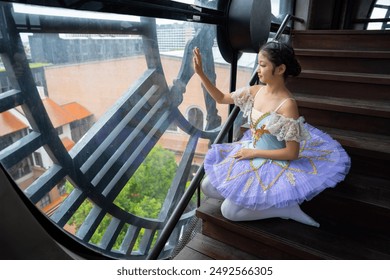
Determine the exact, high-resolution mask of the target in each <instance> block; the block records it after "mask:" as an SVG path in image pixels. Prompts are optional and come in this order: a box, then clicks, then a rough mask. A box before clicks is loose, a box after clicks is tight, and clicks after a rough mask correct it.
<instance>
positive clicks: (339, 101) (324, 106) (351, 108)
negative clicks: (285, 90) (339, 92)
mask: <svg viewBox="0 0 390 280" xmlns="http://www.w3.org/2000/svg"><path fill="white" fill-rule="evenodd" d="M294 98H295V99H296V100H297V102H298V106H300V107H305V108H312V109H320V110H329V111H336V112H344V113H352V114H359V115H367V116H375V117H383V118H388V119H390V102H385V101H382V100H367V99H350V98H340V97H334V96H319V95H311V94H304V93H299V92H294Z"/></svg>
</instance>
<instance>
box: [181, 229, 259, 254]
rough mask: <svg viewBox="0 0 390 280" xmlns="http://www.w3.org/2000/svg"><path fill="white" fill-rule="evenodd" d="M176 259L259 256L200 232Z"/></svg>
mask: <svg viewBox="0 0 390 280" xmlns="http://www.w3.org/2000/svg"><path fill="white" fill-rule="evenodd" d="M174 259H175V260H258V259H259V258H258V257H256V256H254V255H251V254H248V253H245V252H242V251H240V250H237V248H234V247H232V246H229V245H226V244H225V243H222V242H220V241H218V240H215V239H213V238H211V237H208V236H206V235H203V234H202V233H198V234H196V235H195V237H194V238H193V239H192V240H191V241H190V242H189V243H188V244H187V245H186V247H185V248H184V249H183V250H182V251H181V252H180V253H179V254H178V255H177V256H176V257H175V258H174Z"/></svg>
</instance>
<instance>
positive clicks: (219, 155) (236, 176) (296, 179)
mask: <svg viewBox="0 0 390 280" xmlns="http://www.w3.org/2000/svg"><path fill="white" fill-rule="evenodd" d="M258 60H259V61H258V64H259V67H258V70H257V73H258V76H259V79H260V81H261V82H262V84H264V85H254V86H251V87H249V86H248V87H244V88H241V89H238V90H236V91H235V92H232V93H223V92H221V91H220V90H219V89H218V88H216V87H215V86H214V85H213V84H212V83H211V82H210V81H209V79H208V78H207V77H206V76H205V74H204V72H203V69H202V60H201V54H200V52H199V49H198V48H195V49H194V57H193V62H194V70H195V73H197V74H198V76H199V77H200V79H201V81H202V83H203V85H204V86H205V88H206V89H207V91H208V92H209V94H210V95H211V96H212V97H213V99H214V100H215V101H216V102H217V103H221V104H236V105H237V106H239V107H240V109H241V110H242V111H243V115H244V117H248V120H249V123H250V128H251V129H250V130H249V131H248V132H247V133H246V134H245V135H244V137H243V138H242V139H241V140H240V141H238V142H235V143H224V144H215V145H212V147H211V149H210V150H209V151H208V152H207V154H206V157H205V161H204V166H205V172H206V177H205V179H204V180H203V182H202V191H203V192H204V193H205V194H206V195H207V196H209V197H213V198H217V199H223V200H224V201H223V203H222V206H221V211H222V215H223V216H224V217H225V218H227V219H229V220H233V221H249V220H259V219H266V218H273V217H280V218H285V219H293V220H295V221H298V222H301V223H304V224H308V225H311V226H316V227H318V226H319V224H318V223H317V222H316V221H315V220H313V219H312V218H311V217H309V216H308V215H306V214H305V213H304V212H303V211H302V210H301V209H300V207H299V204H301V203H302V202H303V201H305V200H310V199H311V198H313V197H314V196H315V195H317V194H319V193H320V192H321V191H323V190H324V189H326V188H329V187H334V186H336V184H337V183H338V182H340V181H342V180H343V179H344V178H345V176H346V174H347V173H348V171H349V167H350V158H349V157H348V155H347V154H346V152H345V151H344V149H343V148H342V147H341V145H340V144H339V143H338V142H337V141H335V140H334V139H332V138H331V137H330V136H329V135H328V134H326V133H324V132H322V131H320V130H318V129H316V128H314V127H313V126H311V125H309V124H307V123H305V122H304V118H303V117H302V116H300V115H299V112H298V107H297V104H296V102H295V100H294V98H293V96H292V94H291V92H290V91H289V90H288V89H287V87H286V80H287V77H289V76H297V75H299V74H300V72H301V66H300V64H299V62H298V61H297V59H296V57H295V53H294V50H293V49H292V48H291V47H290V46H288V45H287V44H284V43H279V42H269V43H267V44H265V45H264V46H263V47H262V48H261V49H260V52H259V55H258Z"/></svg>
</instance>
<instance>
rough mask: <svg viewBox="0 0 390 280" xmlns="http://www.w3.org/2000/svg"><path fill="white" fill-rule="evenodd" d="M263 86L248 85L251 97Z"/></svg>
mask: <svg viewBox="0 0 390 280" xmlns="http://www.w3.org/2000/svg"><path fill="white" fill-rule="evenodd" d="M262 87H263V85H253V86H251V87H250V93H251V95H252V96H253V97H255V96H256V93H258V91H259V90H260V89H261V88H262Z"/></svg>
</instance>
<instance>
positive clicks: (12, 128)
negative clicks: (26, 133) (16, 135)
mask: <svg viewBox="0 0 390 280" xmlns="http://www.w3.org/2000/svg"><path fill="white" fill-rule="evenodd" d="M25 128H28V126H27V125H26V124H25V123H23V122H22V121H21V120H19V119H18V118H17V117H15V116H14V115H13V114H12V113H11V112H9V111H6V112H2V113H0V136H4V135H7V134H10V133H13V132H16V131H19V130H22V129H25Z"/></svg>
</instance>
